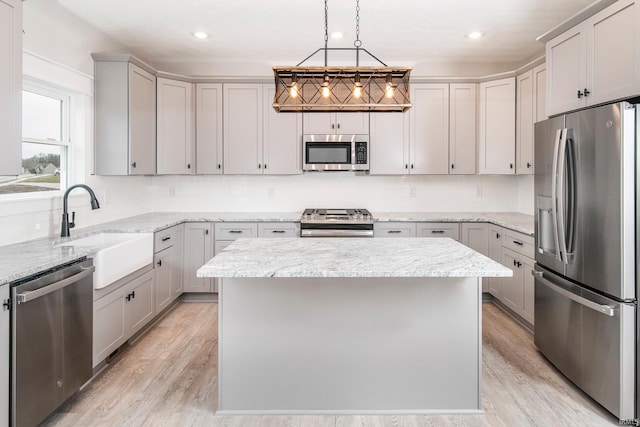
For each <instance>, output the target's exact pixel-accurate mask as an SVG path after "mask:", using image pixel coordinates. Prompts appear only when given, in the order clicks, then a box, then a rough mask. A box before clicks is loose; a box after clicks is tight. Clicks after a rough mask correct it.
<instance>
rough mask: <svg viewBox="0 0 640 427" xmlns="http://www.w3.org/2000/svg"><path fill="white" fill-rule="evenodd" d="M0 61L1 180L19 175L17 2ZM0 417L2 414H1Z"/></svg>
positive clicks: (7, 9)
mask: <svg viewBox="0 0 640 427" xmlns="http://www.w3.org/2000/svg"><path fill="white" fill-rule="evenodd" d="M0 58H2V61H0V150H1V151H2V156H0V176H2V175H18V174H19V173H20V171H21V169H22V161H21V159H22V137H21V133H22V2H21V1H20V0H3V1H0ZM3 366H4V365H3ZM3 402H6V400H3ZM3 405H4V403H3ZM0 414H2V412H1V411H0Z"/></svg>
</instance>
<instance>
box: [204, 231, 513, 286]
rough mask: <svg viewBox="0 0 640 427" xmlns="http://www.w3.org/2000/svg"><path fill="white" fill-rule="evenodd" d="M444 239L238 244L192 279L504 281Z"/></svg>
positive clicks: (494, 268) (497, 267)
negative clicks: (315, 278)
mask: <svg viewBox="0 0 640 427" xmlns="http://www.w3.org/2000/svg"><path fill="white" fill-rule="evenodd" d="M512 274H513V273H512V271H511V270H510V269H508V268H506V267H504V266H503V265H501V264H499V263H497V262H495V261H493V260H491V259H489V258H487V257H485V256H484V255H481V254H480V253H478V252H476V251H474V250H473V249H470V248H468V247H467V246H465V245H463V244H461V243H458V242H456V241H455V240H452V239H449V238H430V237H427V238H414V237H409V238H397V239H353V238H331V239H327V238H304V239H297V238H286V239H238V240H236V241H235V242H234V243H232V244H231V245H230V246H229V247H227V249H225V250H224V251H223V252H221V253H220V254H218V255H216V256H215V258H213V259H212V260H210V261H209V262H208V263H207V264H205V265H204V266H202V267H201V268H200V269H199V270H198V272H197V275H198V277H244V278H250V277H254V278H256V277H509V276H511V275H512Z"/></svg>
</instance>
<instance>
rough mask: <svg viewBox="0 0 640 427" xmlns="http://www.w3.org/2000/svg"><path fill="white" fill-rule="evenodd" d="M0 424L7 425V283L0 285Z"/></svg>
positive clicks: (8, 312) (8, 315)
mask: <svg viewBox="0 0 640 427" xmlns="http://www.w3.org/2000/svg"><path fill="white" fill-rule="evenodd" d="M0 301H2V304H3V306H2V309H0V367H1V368H0V425H9V320H10V317H11V316H10V311H9V305H6V306H5V305H4V304H5V303H7V304H8V303H9V285H8V284H4V285H1V286H0Z"/></svg>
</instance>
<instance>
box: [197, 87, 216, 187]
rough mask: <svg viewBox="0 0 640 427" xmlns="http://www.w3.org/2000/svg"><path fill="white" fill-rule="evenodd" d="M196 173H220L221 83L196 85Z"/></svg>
mask: <svg viewBox="0 0 640 427" xmlns="http://www.w3.org/2000/svg"><path fill="white" fill-rule="evenodd" d="M196 173H197V174H199V175H203V174H207V175H219V174H221V173H222V84H219V83H198V84H197V85H196Z"/></svg>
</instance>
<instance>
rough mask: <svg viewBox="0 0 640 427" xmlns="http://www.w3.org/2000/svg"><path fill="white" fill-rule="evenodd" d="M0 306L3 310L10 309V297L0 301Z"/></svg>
mask: <svg viewBox="0 0 640 427" xmlns="http://www.w3.org/2000/svg"><path fill="white" fill-rule="evenodd" d="M2 307H3V308H4V311H9V310H11V300H10V299H6V300H4V301H2Z"/></svg>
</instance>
